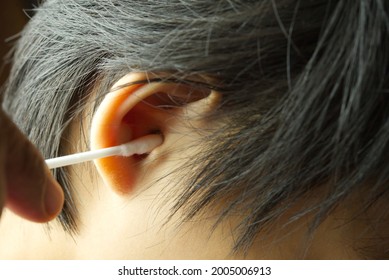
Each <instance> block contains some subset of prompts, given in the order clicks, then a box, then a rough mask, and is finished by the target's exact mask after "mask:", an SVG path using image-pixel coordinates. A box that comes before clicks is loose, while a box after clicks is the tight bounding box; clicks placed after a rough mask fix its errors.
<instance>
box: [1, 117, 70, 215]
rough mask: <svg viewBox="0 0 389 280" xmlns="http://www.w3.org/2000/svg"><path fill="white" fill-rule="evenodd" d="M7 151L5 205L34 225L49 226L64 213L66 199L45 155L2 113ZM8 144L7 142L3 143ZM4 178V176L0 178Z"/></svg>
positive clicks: (5, 155) (5, 162) (4, 150)
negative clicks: (51, 221)
mask: <svg viewBox="0 0 389 280" xmlns="http://www.w3.org/2000/svg"><path fill="white" fill-rule="evenodd" d="M0 114H1V116H0V118H1V119H2V121H1V123H2V127H3V128H5V129H4V130H3V131H5V132H6V134H5V135H3V136H2V137H3V138H5V142H6V145H5V147H6V148H5V149H3V159H0V160H2V161H3V162H2V164H1V165H0V168H3V170H4V171H5V180H4V179H3V182H0V183H3V184H5V205H6V207H7V208H9V209H10V210H12V211H13V212H14V213H15V214H17V215H19V216H21V217H23V218H26V219H28V220H31V221H34V222H47V221H49V220H51V219H53V218H55V217H56V216H57V215H58V214H59V212H60V211H61V209H62V205H63V202H64V195H63V191H62V189H61V187H60V186H59V184H58V183H57V182H56V181H55V180H54V178H53V177H52V175H51V174H50V172H49V170H48V168H47V166H46V164H45V162H44V160H43V158H42V156H41V154H40V153H39V152H38V150H37V149H36V148H35V147H34V146H33V145H32V144H31V142H30V141H28V139H27V138H26V137H25V136H24V135H23V134H22V133H21V132H20V130H19V129H18V128H17V127H16V125H15V124H14V123H13V122H12V121H11V120H10V119H9V118H8V117H7V116H5V114H4V113H0ZM2 140H3V141H4V139H2ZM0 176H1V175H0Z"/></svg>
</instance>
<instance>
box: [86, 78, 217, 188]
mask: <svg viewBox="0 0 389 280" xmlns="http://www.w3.org/2000/svg"><path fill="white" fill-rule="evenodd" d="M147 78H148V77H147V76H146V75H144V74H141V73H131V74H129V75H127V76H125V77H123V78H122V79H120V80H119V81H118V82H117V83H116V84H115V85H114V86H113V89H115V88H118V90H115V91H113V92H110V93H108V94H107V95H106V96H105V98H104V99H103V101H102V103H101V104H100V106H99V108H98V110H97V111H96V113H95V115H94V117H93V120H92V126H91V134H90V136H91V148H92V149H100V148H106V147H111V146H116V145H120V144H123V143H127V142H129V141H131V140H134V139H137V138H139V137H142V136H146V135H148V134H155V133H162V134H163V136H164V138H165V139H166V136H167V135H165V134H166V133H170V132H169V131H171V130H174V128H172V127H171V126H174V120H173V119H174V118H172V112H171V111H170V110H169V108H177V111H176V113H177V114H178V115H179V114H183V113H184V110H180V109H179V106H178V103H179V102H180V101H177V100H184V101H185V102H182V103H183V104H182V105H184V103H190V102H195V101H199V100H200V99H206V97H207V96H209V95H210V91H208V93H205V92H204V91H201V90H191V89H190V87H189V86H187V85H183V86H180V85H177V84H173V83H163V82H153V83H150V84H136V85H131V86H125V87H122V88H121V86H123V85H127V84H130V83H133V82H137V81H142V80H147ZM172 97H174V98H172ZM207 110H208V108H207ZM163 145H164V143H162V145H161V146H160V147H163ZM160 147H158V149H161V148H160ZM155 150H157V149H155ZM153 152H154V151H152V152H151V153H153ZM141 160H142V157H139V156H138V157H137V156H132V157H120V156H113V157H108V158H102V159H99V160H95V165H96V168H97V171H98V173H99V175H100V176H101V178H102V179H103V181H104V183H105V184H106V185H107V186H109V187H111V188H112V189H113V190H114V191H115V192H116V193H118V194H126V193H129V192H131V191H132V190H133V189H134V188H135V186H136V181H137V179H138V177H139V176H138V175H139V174H141V170H140V169H141V168H142V165H141V164H139V163H140V161H141Z"/></svg>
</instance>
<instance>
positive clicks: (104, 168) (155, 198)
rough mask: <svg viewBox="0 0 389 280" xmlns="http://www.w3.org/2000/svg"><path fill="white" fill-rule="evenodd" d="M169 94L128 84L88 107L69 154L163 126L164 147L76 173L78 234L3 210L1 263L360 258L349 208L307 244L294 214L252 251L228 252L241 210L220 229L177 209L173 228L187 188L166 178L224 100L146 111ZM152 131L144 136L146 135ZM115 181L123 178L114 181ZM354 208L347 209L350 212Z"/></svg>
mask: <svg viewBox="0 0 389 280" xmlns="http://www.w3.org/2000/svg"><path fill="white" fill-rule="evenodd" d="M139 75H140V74H130V75H128V76H126V77H123V79H121V80H120V81H118V83H117V84H116V86H117V85H122V84H125V83H127V82H129V81H133V80H137V79H140V78H142V77H141V76H139ZM114 87H115V86H114ZM141 88H143V91H142V90H140V89H141ZM169 90H172V88H171V87H169V86H168V87H167V86H166V85H163V84H157V85H155V86H153V87H140V88H139V87H127V88H125V89H122V90H118V91H114V92H113V93H110V94H109V95H107V97H106V98H105V99H104V101H103V102H102V103H101V105H100V107H99V109H98V111H97V112H96V114H95V115H94V116H93V118H91V117H90V116H91V114H90V111H88V110H86V111H85V114H84V120H83V123H92V129H91V130H90V127H88V126H86V127H80V122H79V121H77V122H74V123H73V124H72V126H71V127H70V129H69V131H68V139H67V140H68V141H67V142H68V143H73V145H72V146H70V145H69V146H68V147H67V149H68V153H75V152H80V151H84V150H87V149H88V148H87V145H86V144H85V143H84V142H83V141H82V139H83V138H82V135H86V136H87V138H89V139H90V140H89V141H91V147H92V148H100V147H104V146H107V145H108V146H109V145H111V144H116V143H121V142H126V141H128V140H129V139H132V138H134V137H135V138H136V137H138V136H143V135H145V134H147V133H151V131H155V130H156V129H157V130H159V131H160V132H161V133H162V134H163V136H164V142H163V143H162V144H161V145H160V146H159V147H157V148H155V149H154V150H153V151H152V152H151V153H150V154H149V155H147V157H141V158H117V157H115V158H109V159H104V160H98V161H95V163H85V164H81V165H75V166H72V167H71V168H69V175H70V178H71V181H72V183H73V187H74V189H75V190H76V191H77V195H76V200H75V203H76V206H77V209H78V210H79V216H78V232H77V233H76V234H75V235H73V236H71V235H70V234H68V233H66V232H64V230H63V229H62V227H61V226H60V224H59V223H58V222H57V221H52V222H50V223H49V224H48V226H47V225H41V224H37V223H33V222H30V221H27V220H25V219H22V218H20V217H18V216H16V215H15V214H13V213H12V212H10V211H5V213H4V215H3V217H2V222H1V227H0V248H1V250H0V258H6V259H242V258H248V259H300V258H312V259H328V258H330V259H356V258H359V256H358V254H357V253H356V252H355V251H354V250H353V249H352V245H353V240H355V236H353V235H352V233H354V232H359V230H360V228H361V227H363V224H362V223H361V222H358V221H354V222H352V223H347V221H348V218H349V217H350V215H351V208H350V207H343V208H340V209H338V210H336V211H335V212H334V213H333V214H332V215H331V216H330V217H328V218H327V219H326V220H325V221H324V222H323V223H322V224H321V225H320V227H319V228H318V230H317V231H316V233H315V234H314V235H313V236H312V237H311V238H310V239H307V236H306V234H305V233H306V230H307V224H308V222H309V220H310V218H312V217H306V218H305V219H301V220H300V221H299V222H297V223H294V224H291V225H289V226H288V225H286V224H287V221H288V218H289V217H290V215H289V214H288V213H287V214H286V215H284V216H282V217H280V219H279V220H278V221H276V222H275V223H274V225H273V226H272V227H271V228H269V230H268V231H267V233H266V232H264V233H262V234H260V235H258V237H257V238H256V239H255V241H254V244H253V246H252V247H251V248H250V249H249V250H248V252H247V253H246V254H242V253H236V254H232V253H231V248H232V246H233V244H234V239H235V236H234V233H233V228H234V227H235V226H236V225H237V222H238V221H239V219H240V218H241V215H244V214H241V213H237V214H236V215H235V216H231V217H229V218H228V219H226V220H225V221H224V222H223V223H221V224H220V225H219V226H217V227H216V228H213V224H214V222H215V220H216V213H215V211H211V210H209V211H204V213H203V214H202V215H200V216H198V217H196V218H194V219H192V220H191V221H187V222H184V223H182V224H178V221H179V218H180V216H181V215H182V212H180V211H179V212H178V213H177V214H176V215H175V216H173V218H172V219H170V220H169V221H168V222H166V221H167V220H166V218H167V217H168V216H169V214H170V208H171V206H172V204H173V200H174V198H175V196H176V194H177V189H176V188H177V186H179V185H180V182H179V181H178V180H179V178H180V176H179V174H180V173H177V174H175V175H174V176H168V175H169V173H170V172H171V171H172V170H175V169H177V168H180V166H181V164H182V163H183V162H185V161H186V159H187V158H190V157H195V156H196V154H197V153H198V148H197V145H196V143H198V142H199V141H200V139H201V138H202V137H203V136H204V133H206V132H204V131H212V129H214V128H215V127H217V125H218V124H217V123H216V122H212V121H204V120H202V119H201V118H198V116H199V114H200V115H201V114H206V113H207V112H209V110H212V109H213V108H214V107H215V106H217V104H218V102H219V98H218V95H217V93H213V92H212V93H211V94H209V95H208V96H207V97H204V98H203V99H200V100H195V101H194V102H192V103H190V104H188V105H186V106H185V107H184V108H177V109H173V111H172V110H166V111H164V110H161V109H157V108H150V106H144V102H142V100H143V101H144V100H146V101H148V102H149V103H152V104H153V105H158V102H161V101H159V99H158V98H154V97H153V96H155V95H154V93H156V92H159V91H169ZM134 97H136V98H134ZM153 98H154V99H153ZM92 107H93V106H92V105H91V108H92ZM139 124H141V125H139ZM145 127H146V128H147V129H142V128H145ZM193 128H196V129H195V130H193ZM128 130H130V133H128ZM199 131H201V132H199ZM76 143H79V144H80V145H77V144H76ZM3 151H4V150H3ZM3 162H4V161H3ZM180 172H184V173H185V172H192V170H190V171H188V170H180ZM45 174H46V173H45ZM112 174H115V176H114V177H120V178H121V179H120V180H113V179H112ZM161 178H162V179H161ZM29 181H32V180H29ZM312 199H313V200H314V199H315V198H312V197H310V198H309V199H308V198H302V199H301V202H299V203H297V204H296V205H297V207H302V206H303V205H304V204H305V203H307V201H308V200H310V201H311V202H312ZM350 205H352V204H348V203H345V206H350ZM354 205H355V203H354ZM292 212H293V209H291V213H292ZM291 213H290V214H291ZM268 233H270V234H268Z"/></svg>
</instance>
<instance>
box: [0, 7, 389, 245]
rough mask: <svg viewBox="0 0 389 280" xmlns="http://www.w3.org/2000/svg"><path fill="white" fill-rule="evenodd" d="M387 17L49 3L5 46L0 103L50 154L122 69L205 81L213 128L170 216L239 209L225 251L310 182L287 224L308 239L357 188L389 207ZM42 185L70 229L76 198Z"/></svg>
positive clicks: (310, 10) (338, 11)
mask: <svg viewBox="0 0 389 280" xmlns="http://www.w3.org/2000/svg"><path fill="white" fill-rule="evenodd" d="M388 11H389V3H388V2H387V1H384V0H370V1H368V0H345V1H330V0H328V1H325V0H317V1H310V0H277V1H276V0H263V1H257V0H255V1H252V0H228V1H208V0H184V1H183V0H172V1H160V0H154V1H133V0H112V1H88V0H67V1H61V0H48V1H45V2H44V3H43V5H41V6H40V7H39V8H37V9H36V14H35V15H34V16H33V17H32V19H31V20H30V22H29V24H28V26H27V27H26V28H25V29H24V31H23V33H22V36H21V38H20V40H19V41H18V43H17V46H16V50H15V53H14V56H13V57H14V59H13V68H12V72H11V75H10V78H9V81H8V84H7V88H6V97H5V102H4V104H5V105H4V106H5V108H6V109H7V111H8V112H9V114H11V115H12V117H13V118H14V120H15V122H16V123H17V124H18V125H19V127H20V128H21V129H22V130H23V131H24V132H25V133H26V134H27V135H28V137H29V138H30V139H31V141H32V142H33V143H34V144H35V145H36V146H37V147H38V149H39V150H40V151H41V152H42V153H43V155H44V156H45V157H55V156H58V155H60V154H61V151H62V150H61V149H62V148H61V143H62V142H63V135H64V131H66V129H67V127H68V125H69V124H70V123H71V122H72V121H75V119H76V118H77V116H78V114H79V112H80V111H81V110H82V109H83V108H85V106H87V104H88V102H87V100H88V99H87V97H88V95H87V93H88V92H90V89H91V88H92V87H93V88H97V90H98V96H103V95H104V94H105V93H106V92H108V91H109V89H110V87H111V86H112V84H113V82H115V81H116V80H118V78H120V77H121V76H123V75H125V74H127V73H128V72H131V71H137V72H139V71H145V72H156V73H160V72H164V73H172V74H171V77H173V78H174V81H176V82H177V81H178V82H180V81H181V82H185V81H187V80H188V79H189V78H188V77H189V76H193V75H204V76H209V77H212V78H214V80H215V81H217V83H215V84H212V83H211V82H210V83H209V85H208V86H209V87H211V88H212V87H221V88H220V92H221V94H222V103H221V104H220V106H219V107H218V108H217V110H216V112H214V115H212V116H208V117H210V118H217V119H221V120H223V123H224V125H223V126H222V127H221V128H220V129H219V130H218V131H216V132H214V133H213V134H212V137H207V138H206V139H205V140H204V142H205V143H206V145H204V147H203V149H202V151H203V152H202V153H200V154H199V156H198V157H197V158H196V159H195V160H192V161H189V163H188V164H191V165H192V166H196V169H195V170H196V172H192V173H191V174H189V175H188V177H187V178H186V179H185V183H186V185H185V187H183V186H181V189H182V192H181V193H180V195H179V196H178V198H177V200H176V204H175V207H174V209H172V213H175V212H176V211H177V210H178V209H184V210H185V213H186V215H185V219H190V218H192V217H194V216H196V215H198V214H199V213H201V211H203V210H204V209H206V208H208V207H212V205H213V204H214V202H215V201H218V200H220V199H221V198H225V199H224V205H223V208H222V209H221V210H220V211H219V217H220V218H219V219H218V222H221V221H222V220H223V219H225V218H227V217H228V216H229V215H231V214H232V213H236V212H238V211H239V212H240V213H246V215H245V216H244V217H242V218H241V220H240V222H239V224H238V226H237V227H236V229H235V230H236V234H237V240H236V243H235V244H234V248H233V249H234V250H245V249H247V248H249V247H250V246H251V244H252V242H253V240H254V239H255V237H256V236H257V234H258V233H259V232H261V231H263V230H265V229H266V227H268V226H269V225H271V224H272V222H274V221H275V220H277V218H278V217H280V216H281V215H283V214H285V213H286V212H287V211H288V210H289V209H291V208H292V207H293V205H294V204H295V203H296V202H297V201H298V200H299V198H301V197H302V196H304V195H307V194H309V193H311V192H315V191H317V190H319V189H320V188H321V187H322V186H323V185H326V186H328V187H327V189H326V192H325V195H323V197H321V199H320V201H318V202H315V203H312V204H307V205H305V206H304V207H303V209H301V208H300V210H299V211H296V212H295V213H293V215H291V217H290V222H293V221H296V220H298V219H300V218H301V217H303V216H306V215H309V214H314V217H315V218H314V219H313V221H312V223H311V229H312V230H314V229H315V228H316V227H317V226H318V225H319V224H320V223H321V222H322V221H323V220H324V219H325V217H327V216H328V214H330V213H331V211H333V209H334V208H335V207H336V206H337V205H339V204H341V203H342V202H343V201H344V200H345V199H346V198H347V197H349V196H350V195H352V194H355V193H358V192H360V191H361V190H363V188H366V186H368V192H367V193H368V195H366V197H365V200H364V201H361V204H360V206H359V207H358V208H359V211H361V212H363V211H365V210H366V209H368V208H369V207H370V206H371V205H373V204H374V203H375V202H376V201H377V200H378V199H385V200H386V201H389V200H388V182H389V180H388V179H389V164H388V159H389V149H388V140H389V119H388V115H389V98H388V93H389V92H388V88H389V87H388V85H389V82H388V74H389V73H388V72H389V71H388V69H389V67H388V66H389V64H388V59H389V36H388V35H389V16H388ZM173 78H172V79H173ZM189 82H190V81H189ZM96 85H98V86H96ZM48 143H49V144H48ZM209 147H212V148H211V149H210V148H209ZM55 176H56V177H57V179H58V181H59V182H60V184H61V185H62V186H63V188H64V191H65V197H66V202H65V207H64V210H63V212H62V214H61V216H60V220H61V222H62V224H63V226H64V228H65V229H67V230H68V231H70V232H71V231H75V230H76V228H77V224H76V220H75V218H76V216H77V209H75V206H74V203H73V199H74V194H75V193H74V192H73V191H72V189H71V182H70V181H69V179H68V178H67V175H66V172H65V170H57V171H55ZM384 250H385V253H388V250H389V249H388V247H386V248H384Z"/></svg>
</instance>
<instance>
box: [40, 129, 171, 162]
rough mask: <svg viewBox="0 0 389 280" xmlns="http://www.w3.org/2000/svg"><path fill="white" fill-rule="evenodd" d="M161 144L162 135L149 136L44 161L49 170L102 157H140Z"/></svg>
mask: <svg viewBox="0 0 389 280" xmlns="http://www.w3.org/2000/svg"><path fill="white" fill-rule="evenodd" d="M162 142H163V139H162V135H160V134H150V135H146V136H143V137H140V138H137V139H135V140H133V141H131V142H128V143H125V144H122V145H118V146H114V147H109V148H103V149H98V150H94V151H88V152H83V153H77V154H72V155H67V156H63V157H57V158H52V159H46V164H47V166H48V167H49V169H54V168H57V167H63V166H68V165H72V164H77V163H81V162H85V161H90V160H94V159H99V158H104V157H111V156H123V157H129V156H132V155H135V154H138V155H141V154H146V153H148V152H151V151H152V150H153V149H154V148H156V147H158V146H159V145H161V144H162Z"/></svg>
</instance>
